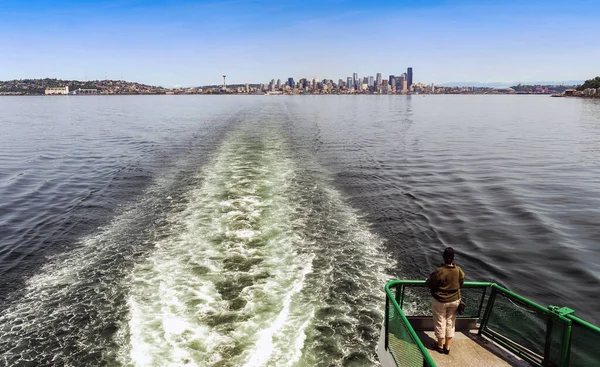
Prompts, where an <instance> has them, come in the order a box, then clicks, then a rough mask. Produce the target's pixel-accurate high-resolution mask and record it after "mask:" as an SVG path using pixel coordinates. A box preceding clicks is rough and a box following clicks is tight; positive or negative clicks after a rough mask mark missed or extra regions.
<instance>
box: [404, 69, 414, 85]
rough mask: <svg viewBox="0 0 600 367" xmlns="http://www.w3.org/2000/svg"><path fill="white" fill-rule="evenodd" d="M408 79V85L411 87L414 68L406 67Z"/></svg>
mask: <svg viewBox="0 0 600 367" xmlns="http://www.w3.org/2000/svg"><path fill="white" fill-rule="evenodd" d="M406 81H407V82H408V87H409V88H410V87H411V86H412V85H413V68H408V69H406Z"/></svg>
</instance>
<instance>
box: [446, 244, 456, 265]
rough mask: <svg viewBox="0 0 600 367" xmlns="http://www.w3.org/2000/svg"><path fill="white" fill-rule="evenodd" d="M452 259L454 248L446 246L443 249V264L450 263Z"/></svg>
mask: <svg viewBox="0 0 600 367" xmlns="http://www.w3.org/2000/svg"><path fill="white" fill-rule="evenodd" d="M453 261H454V249H453V248H452V247H446V249H445V250H444V264H452V262H453Z"/></svg>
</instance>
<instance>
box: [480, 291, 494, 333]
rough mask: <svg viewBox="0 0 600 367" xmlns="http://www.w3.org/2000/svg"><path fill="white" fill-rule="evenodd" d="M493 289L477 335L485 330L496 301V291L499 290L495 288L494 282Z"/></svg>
mask: <svg viewBox="0 0 600 367" xmlns="http://www.w3.org/2000/svg"><path fill="white" fill-rule="evenodd" d="M491 288H492V290H491V291H490V298H488V303H487V306H486V307H485V312H484V313H483V319H482V320H481V325H479V331H478V332H477V335H479V336H481V334H482V333H483V330H484V329H485V327H486V326H487V323H488V319H489V318H490V314H491V313H492V308H493V307H494V301H495V300H496V293H497V292H498V291H497V290H496V288H494V284H492V285H491Z"/></svg>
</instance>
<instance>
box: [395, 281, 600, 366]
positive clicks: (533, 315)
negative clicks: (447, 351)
mask: <svg viewBox="0 0 600 367" xmlns="http://www.w3.org/2000/svg"><path fill="white" fill-rule="evenodd" d="M385 292H386V308H385V348H386V350H388V351H389V352H390V354H391V355H392V356H393V358H394V360H395V361H396V364H397V365H398V366H419V367H420V366H435V363H434V362H433V360H432V358H431V356H430V355H429V352H428V350H427V349H426V348H425V346H424V345H423V343H422V342H421V340H420V339H419V337H418V336H417V334H416V332H415V330H414V329H413V327H412V326H411V324H410V322H409V319H408V317H414V316H420V317H431V301H430V300H431V296H430V295H429V290H428V289H427V287H426V285H425V281H422V280H393V281H391V282H388V283H387V284H386V285H385ZM461 296H462V297H463V298H465V299H466V300H467V309H466V310H465V312H464V313H463V314H462V315H460V316H458V318H467V319H476V320H477V322H478V323H479V328H478V334H479V335H482V336H485V337H487V338H489V339H491V340H493V341H494V342H495V343H497V344H498V345H500V346H502V347H504V348H506V349H508V350H510V351H511V352H513V353H514V354H516V355H518V356H519V357H521V358H522V359H523V360H525V361H527V362H529V364H531V365H532V366H539V367H547V366H559V367H567V366H573V367H579V366H600V348H599V347H598V345H600V328H598V327H596V326H594V325H592V324H590V323H588V322H586V321H584V320H581V319H579V318H577V317H576V316H575V315H574V312H573V310H571V309H569V308H566V307H563V308H559V307H556V306H548V307H543V306H540V305H538V304H537V303H535V302H532V301H530V300H528V299H526V298H524V297H522V296H520V295H518V294H516V293H514V292H511V291H509V290H508V289H506V288H503V287H501V286H499V285H497V284H495V283H489V282H465V284H464V285H463V288H462V289H461Z"/></svg>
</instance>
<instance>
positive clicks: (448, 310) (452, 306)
mask: <svg viewBox="0 0 600 367" xmlns="http://www.w3.org/2000/svg"><path fill="white" fill-rule="evenodd" d="M459 303H460V300H457V301H454V302H446V303H442V302H439V301H438V300H436V299H435V298H434V299H433V301H432V302H431V308H432V309H433V327H434V330H435V336H436V338H438V339H445V338H454V326H455V325H454V324H455V322H456V309H457V308H458V304H459Z"/></svg>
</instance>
